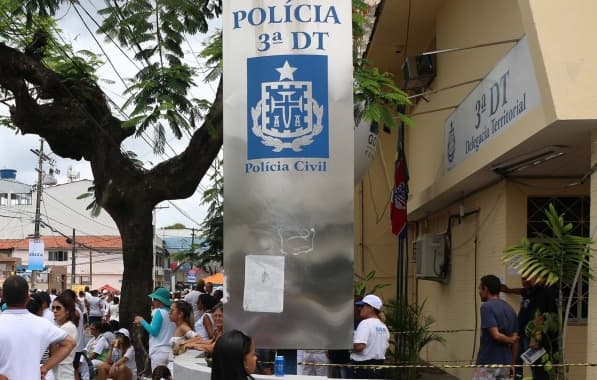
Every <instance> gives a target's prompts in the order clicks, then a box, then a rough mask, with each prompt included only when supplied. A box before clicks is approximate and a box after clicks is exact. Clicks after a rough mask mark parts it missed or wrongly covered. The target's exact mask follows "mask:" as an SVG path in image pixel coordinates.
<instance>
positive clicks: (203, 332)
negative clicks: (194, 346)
mask: <svg viewBox="0 0 597 380" xmlns="http://www.w3.org/2000/svg"><path fill="white" fill-rule="evenodd" d="M205 318H209V320H210V321H211V327H212V328H213V327H214V319H213V317H212V316H211V314H210V313H203V316H202V317H201V318H199V320H198V321H197V322H195V331H196V332H197V335H199V336H200V337H201V338H203V339H209V334H208V333H207V329H206V328H205V324H204V322H205Z"/></svg>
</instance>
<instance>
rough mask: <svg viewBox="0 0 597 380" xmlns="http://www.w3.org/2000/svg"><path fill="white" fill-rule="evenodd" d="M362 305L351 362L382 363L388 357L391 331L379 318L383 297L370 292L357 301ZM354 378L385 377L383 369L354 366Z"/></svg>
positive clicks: (360, 363) (359, 363)
mask: <svg viewBox="0 0 597 380" xmlns="http://www.w3.org/2000/svg"><path fill="white" fill-rule="evenodd" d="M356 305H357V306H360V310H359V315H360V317H361V319H362V320H361V322H360V323H359V326H358V327H357V329H356V330H355V332H354V337H353V339H352V342H353V345H352V353H351V354H350V362H351V364H354V365H382V364H384V361H385V358H386V350H387V349H388V345H389V340H390V332H389V331H388V328H387V327H386V325H385V324H384V323H383V322H382V321H381V320H380V319H379V313H380V311H381V308H382V306H383V303H382V302H381V299H380V298H379V297H378V296H376V295H373V294H368V295H366V296H365V298H363V300H362V301H359V302H356ZM351 378H352V379H383V378H384V374H383V369H375V368H374V367H373V368H354V369H353V370H352V376H351Z"/></svg>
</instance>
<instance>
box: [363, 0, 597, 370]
mask: <svg viewBox="0 0 597 380" xmlns="http://www.w3.org/2000/svg"><path fill="white" fill-rule="evenodd" d="M595 14H597V3H596V2H594V1H592V0H575V1H572V2H558V1H555V0H505V1H491V0H450V1H446V2H445V3H444V4H443V6H442V7H441V8H440V9H439V11H438V12H437V15H436V20H435V24H434V25H432V26H431V25H430V26H428V28H429V29H434V30H436V40H435V46H433V48H434V49H438V50H439V49H448V48H454V47H464V46H471V45H475V44H480V43H487V42H496V41H501V40H508V39H514V38H519V37H521V36H523V35H525V34H526V35H527V37H528V40H529V49H530V53H531V57H532V59H533V66H534V68H535V74H536V76H537V83H538V86H539V90H540V94H541V105H539V106H538V107H536V108H535V109H533V110H532V111H531V112H530V113H529V114H527V115H526V116H525V117H524V118H523V119H521V120H520V121H518V122H517V123H516V124H515V125H512V126H511V127H509V128H508V129H507V130H506V131H504V132H503V133H502V134H501V135H499V136H496V137H494V138H493V140H491V142H490V143H489V144H486V145H484V146H483V147H481V149H480V150H479V152H478V153H476V154H474V155H473V156H471V157H469V158H468V159H466V160H464V161H463V162H461V163H460V164H459V165H458V166H457V167H456V168H454V169H453V170H452V171H450V172H449V173H448V174H445V172H444V162H443V152H444V122H445V120H446V118H447V117H448V116H449V115H450V113H451V112H452V111H453V109H454V107H455V106H457V105H458V104H460V102H461V101H462V100H463V99H464V98H465V97H466V95H467V94H468V93H469V92H470V91H471V90H472V89H473V88H474V87H475V86H476V85H477V84H476V83H473V84H470V85H465V86H460V87H457V88H454V89H451V90H446V91H441V92H438V93H436V94H432V95H429V96H427V97H426V98H427V101H424V100H422V101H420V102H419V103H418V104H417V105H416V106H414V107H413V108H412V109H411V114H413V115H414V116H413V120H414V121H415V127H413V128H407V135H406V152H407V158H408V166H409V172H410V174H411V177H410V181H409V190H410V196H409V200H408V208H409V213H410V215H411V218H410V221H411V225H410V231H409V241H410V243H412V241H413V240H415V239H416V238H417V236H419V235H421V234H424V233H445V232H446V231H447V229H448V219H449V217H450V215H458V214H459V213H460V209H461V208H463V209H464V211H465V212H466V213H468V212H472V211H475V210H478V213H472V214H471V215H470V216H467V217H465V218H463V219H462V220H459V218H454V221H453V223H452V228H451V230H452V247H453V250H452V256H451V259H452V262H451V273H450V277H449V280H448V282H447V283H445V284H444V283H438V282H432V281H426V280H415V281H413V283H412V284H411V285H412V286H411V290H412V291H414V292H415V297H413V299H416V300H417V302H419V303H422V302H425V311H426V313H427V314H429V315H431V316H433V317H434V318H435V319H436V323H435V324H434V325H433V326H432V329H434V330H457V331H453V332H450V333H444V334H443V336H444V337H445V338H446V340H447V342H446V344H445V346H443V345H440V344H436V343H434V344H431V345H429V346H428V347H426V348H425V350H424V352H423V353H422V357H423V359H426V360H429V361H432V362H433V361H442V360H447V361H456V363H453V364H465V363H468V362H469V361H470V360H471V359H474V358H475V357H476V350H477V349H478V342H479V333H478V331H479V323H480V320H479V314H478V310H479V306H480V301H479V296H478V293H477V286H478V281H479V278H480V277H481V276H482V275H485V274H489V273H493V274H496V275H497V276H499V277H500V278H502V279H503V280H504V281H505V282H506V283H507V284H508V285H509V286H511V287H516V286H518V285H519V284H520V277H519V276H518V275H517V274H516V273H515V272H513V271H509V270H508V268H507V267H506V266H505V265H504V264H503V263H502V261H501V256H502V254H503V253H502V252H503V250H504V249H505V248H506V247H508V246H510V245H513V244H516V243H518V242H519V241H520V239H521V238H522V237H523V236H526V219H527V198H528V197H530V196H571V195H574V196H575V195H583V196H586V195H589V194H592V193H593V192H594V189H595V188H597V185H594V184H595V183H597V182H595V181H596V180H595V179H594V178H593V177H592V179H591V184H589V183H588V182H587V183H584V184H582V185H578V186H574V187H569V186H566V185H568V184H569V183H570V182H572V181H573V179H570V178H566V176H567V175H569V172H568V170H567V169H566V168H565V167H561V168H558V170H559V172H558V173H559V175H561V178H553V179H550V180H547V179H521V181H522V182H525V183H526V184H527V185H523V184H521V183H517V182H515V181H510V180H505V179H500V178H498V177H497V176H495V180H494V181H493V182H491V181H485V183H488V185H485V186H484V187H480V188H477V189H476V190H473V192H468V193H464V192H462V193H460V194H458V196H457V197H453V198H452V199H454V198H457V199H458V200H457V201H451V200H444V199H442V197H443V195H445V194H447V193H449V192H450V191H452V189H453V188H455V186H456V185H459V184H462V183H463V182H464V181H465V180H468V179H471V178H475V177H478V176H479V175H480V170H481V169H482V168H484V167H487V166H488V165H489V164H490V163H491V162H492V161H495V160H496V159H498V158H499V157H500V156H502V155H503V154H504V153H505V152H507V151H509V150H511V149H513V148H515V147H517V146H519V145H520V144H521V143H522V142H524V141H527V140H529V139H531V138H532V137H533V136H535V135H536V134H537V133H538V132H540V131H541V130H542V129H544V128H547V127H550V126H553V125H557V126H558V128H560V126H561V128H562V131H561V133H566V131H565V130H564V129H563V128H564V127H565V126H569V125H570V126H571V127H572V128H576V127H577V126H578V127H581V128H585V127H586V126H587V125H588V124H587V123H577V124H560V123H559V122H558V121H560V120H579V119H580V120H592V119H595V116H596V114H597V108H595V107H594V105H595V104H597V102H596V101H595V100H596V97H597V95H595V93H594V89H593V88H594V84H597V71H596V70H595V67H597V57H596V54H597V53H596V52H597V51H595V50H594V49H593V50H591V51H589V52H587V51H586V50H587V49H586V47H588V46H592V45H593V43H592V42H591V41H592V39H593V36H594V35H595V29H596V24H595V23H594V22H592V20H591V19H590V17H592V16H593V15H595ZM417 27H420V26H417ZM396 42H397V43H402V41H396ZM431 45H433V41H432V40H430V41H428V42H426V43H424V44H422V45H420V46H418V47H417V48H414V47H410V46H409V51H411V53H412V50H416V52H422V51H425V50H430V49H429V46H431ZM512 46H513V44H504V45H496V46H490V47H483V48H477V49H471V50H465V51H460V52H454V53H445V54H439V55H438V56H437V59H438V66H437V67H438V71H437V76H436V78H435V80H434V81H433V83H432V89H438V88H442V87H446V86H451V85H454V84H457V83H461V82H465V81H468V80H472V79H475V78H482V77H483V76H484V75H485V74H486V73H487V72H488V71H489V70H491V68H492V67H493V66H494V65H495V64H496V63H497V61H498V60H499V59H501V58H502V57H504V55H505V54H506V53H507V51H508V50H509V49H510V48H511V47H512ZM416 52H415V53H416ZM374 63H375V62H374ZM443 108H448V109H445V110H440V111H437V110H438V109H443ZM596 136H597V135H596V134H595V133H593V135H592V136H591V139H590V140H587V144H590V145H591V149H592V150H595V149H596V148H595V144H594V143H592V142H591V141H595V140H597V137H596ZM380 139H381V146H382V148H383V150H387V151H384V152H383V154H381V155H378V157H377V158H376V159H375V161H374V162H373V164H372V167H371V169H370V171H369V174H368V176H367V177H365V180H364V181H363V183H362V184H361V185H360V186H358V187H357V189H356V192H355V194H356V195H355V198H356V201H355V205H357V207H355V210H356V212H355V221H356V228H355V235H357V236H356V239H355V241H356V243H355V272H356V273H357V275H359V274H364V273H367V272H368V271H369V270H370V269H379V270H380V273H381V274H383V276H381V278H383V279H390V278H392V274H393V273H395V266H396V261H395V257H396V243H395V238H394V237H393V235H391V232H390V230H389V214H385V215H384V216H383V217H382V218H381V220H382V222H381V223H380V222H379V220H380V215H383V211H380V210H384V209H383V206H381V205H383V204H385V202H387V199H388V197H389V191H388V180H387V178H390V179H392V178H393V161H394V159H395V144H396V135H395V133H392V134H391V135H386V134H383V133H382V134H381V135H380ZM388 152H391V153H392V154H388ZM382 157H386V162H385V165H384V164H383V163H381V162H379V161H380V160H381V158H382ZM595 157H596V155H595V153H594V152H593V155H592V161H591V165H593V164H594V163H595V161H596V158H595ZM583 164H585V163H583ZM558 173H551V175H553V174H558ZM384 201H385V202H384ZM361 206H362V208H363V210H360V207H361ZM595 210H597V206H595V202H592V205H591V224H592V225H591V231H595V229H596V228H595V226H594V220H595V215H597V212H595ZM388 211H389V210H388ZM413 213H416V215H417V217H416V218H412V215H413ZM360 220H362V223H363V225H362V226H361V225H360ZM361 245H362V246H361ZM409 249H410V246H409ZM410 255H412V251H411V252H410ZM393 277H394V278H395V274H394V276H393ZM380 282H384V281H380ZM386 282H387V281H386ZM594 288H595V283H593V284H592V289H591V290H593V289H594ZM384 290H385V291H386V292H383V291H382V294H384V295H386V294H387V295H389V296H391V295H392V294H394V289H393V288H386V289H384ZM505 299H506V300H507V301H508V302H509V303H510V304H511V305H512V306H513V307H514V308H515V310H518V308H519V302H520V298H519V297H517V296H506V297H505ZM590 302H591V303H590V310H593V309H595V306H594V305H595V301H594V299H593V298H591V301H590ZM594 314H595V313H592V312H589V321H588V326H587V325H582V324H581V325H571V326H569V328H568V336H567V346H566V347H567V350H566V361H567V362H584V361H589V362H595V358H597V354H595V352H597V351H596V350H595V349H594V348H595V343H592V342H594V341H597V332H596V331H597V329H596V328H595V327H594V325H596V324H597V321H594V319H595V318H597V317H593V315H594ZM587 347H588V348H587ZM450 372H452V373H453V374H454V375H456V376H457V377H458V378H470V376H471V374H472V370H470V369H459V370H451V371H450ZM585 372H587V373H588V375H587V376H586V377H585ZM568 376H569V378H571V379H583V378H587V379H592V378H595V377H596V376H597V371H596V370H594V369H593V368H590V367H589V368H584V367H572V368H571V369H570V371H569V375H568Z"/></svg>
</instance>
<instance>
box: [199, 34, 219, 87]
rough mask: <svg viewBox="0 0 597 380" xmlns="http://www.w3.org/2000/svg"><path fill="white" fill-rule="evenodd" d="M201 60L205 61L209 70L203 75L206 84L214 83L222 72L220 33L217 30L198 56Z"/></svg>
mask: <svg viewBox="0 0 597 380" xmlns="http://www.w3.org/2000/svg"><path fill="white" fill-rule="evenodd" d="M199 56H200V57H201V58H204V59H205V63H206V64H207V66H208V67H209V68H210V69H209V71H208V72H207V74H206V75H205V81H206V82H214V81H216V80H218V79H219V78H220V76H221V75H222V71H223V66H222V31H221V30H218V31H217V32H216V33H214V34H213V35H212V36H211V37H210V38H209V40H208V41H207V43H206V44H205V48H204V49H203V51H202V52H201V53H200V54H199Z"/></svg>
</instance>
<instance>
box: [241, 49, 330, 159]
mask: <svg viewBox="0 0 597 380" xmlns="http://www.w3.org/2000/svg"><path fill="white" fill-rule="evenodd" d="M327 63H328V59H327V56H325V55H279V56H269V57H255V58H249V59H248V60H247V73H248V87H247V98H248V100H247V104H248V107H249V108H248V109H247V115H248V120H247V125H248V126H249V128H248V136H247V141H248V147H247V158H248V159H249V160H251V159H255V158H274V157H276V158H281V157H320V158H328V157H329V133H328V128H329V127H328V118H327V109H328V78H327V72H328V65H327Z"/></svg>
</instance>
